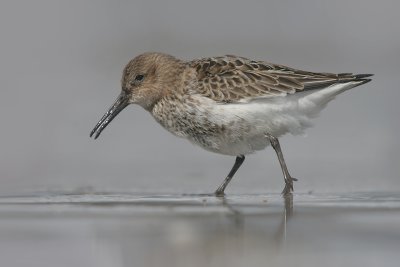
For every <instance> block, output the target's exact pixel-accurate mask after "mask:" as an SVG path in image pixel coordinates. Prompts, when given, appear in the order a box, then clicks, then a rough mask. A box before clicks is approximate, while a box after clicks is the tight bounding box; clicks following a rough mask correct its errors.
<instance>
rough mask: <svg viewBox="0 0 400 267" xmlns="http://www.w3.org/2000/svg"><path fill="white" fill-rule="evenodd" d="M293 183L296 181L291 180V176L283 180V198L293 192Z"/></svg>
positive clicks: (294, 179)
mask: <svg viewBox="0 0 400 267" xmlns="http://www.w3.org/2000/svg"><path fill="white" fill-rule="evenodd" d="M293 181H297V179H296V178H293V177H291V176H289V177H287V178H286V179H285V188H283V191H282V195H284V196H285V195H288V194H291V193H292V192H293V191H294V189H293Z"/></svg>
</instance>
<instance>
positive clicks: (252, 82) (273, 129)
mask: <svg viewBox="0 0 400 267" xmlns="http://www.w3.org/2000/svg"><path fill="white" fill-rule="evenodd" d="M368 76H371V75H369V74H361V75H353V74H351V73H342V74H332V73H316V72H308V71H302V70H296V69H293V68H289V67H286V66H282V65H276V64H271V63H267V62H263V61H253V60H249V59H246V58H243V57H236V56H230V55H228V56H223V57H211V58H203V59H197V60H193V61H182V60H179V59H177V58H175V57H172V56H170V55H166V54H162V53H145V54H142V55H140V56H138V57H136V58H134V59H133V60H131V61H130V62H129V63H128V65H127V66H126V67H125V69H124V72H123V77H122V92H121V95H120V96H119V98H118V99H117V101H116V103H115V104H114V105H113V107H111V108H110V110H109V111H108V112H107V113H106V114H105V116H104V117H103V118H102V120H100V122H99V123H98V124H97V125H96V127H95V128H94V130H93V131H92V133H91V135H93V134H96V135H95V137H96V138H97V137H98V136H99V134H100V133H101V131H102V130H103V129H104V128H105V127H106V126H107V124H108V123H109V122H110V121H111V120H112V119H113V118H114V117H115V116H116V115H117V114H118V113H119V112H120V111H121V110H122V109H123V108H124V107H125V106H126V105H128V104H132V103H134V104H139V105H141V106H142V107H143V108H145V109H146V110H148V111H149V112H151V114H152V115H153V117H154V118H155V119H156V121H157V122H159V123H160V124H161V125H162V126H163V127H164V128H165V129H167V130H168V131H170V132H171V133H173V134H175V135H176V136H179V137H183V138H186V139H188V140H190V141H191V142H193V143H195V144H197V145H199V146H201V147H203V148H204V149H206V150H209V151H212V152H216V153H221V154H225V155H233V156H238V159H239V158H240V159H241V160H240V162H239V163H237V164H235V166H236V165H238V166H240V164H241V163H242V162H243V160H244V155H246V154H249V153H253V152H254V151H257V150H261V149H263V148H265V147H266V146H267V145H269V144H272V145H273V147H274V148H275V150H277V153H278V150H279V151H280V146H279V142H278V141H277V138H278V137H280V136H282V135H283V134H286V133H292V134H297V133H301V132H302V131H303V130H304V129H305V128H306V127H309V126H310V125H311V119H312V118H313V117H315V116H316V115H317V114H318V113H319V111H320V110H322V108H324V107H325V106H326V104H327V103H328V102H329V101H330V100H332V99H333V98H334V97H335V96H336V95H337V94H339V93H341V92H343V91H346V90H348V89H350V88H353V87H355V86H358V85H361V84H364V83H366V82H368V81H370V80H369V79H366V77H368ZM275 139H276V142H275ZM274 144H275V145H274ZM278 156H279V155H278ZM241 157H242V158H241ZM282 161H283V157H282V159H280V162H281V165H282ZM283 163H284V162H283ZM238 166H237V168H238ZM283 167H285V168H286V165H285V166H282V170H283V171H284V176H285V182H286V185H287V186H288V187H289V189H287V188H286V187H285V189H287V190H286V191H290V190H291V189H290V187H291V188H292V187H293V186H292V184H291V181H292V178H291V177H290V175H289V174H288V172H287V170H286V174H285V170H284V169H283ZM237 168H236V169H237ZM233 169H234V168H233ZM236 169H235V170H234V171H233V174H234V172H235V171H236ZM231 172H232V171H231ZM233 174H232V175H231V176H233ZM228 177H229V175H228ZM230 178H232V177H230ZM229 180H230V179H229ZM229 180H228V181H227V182H229ZM289 180H290V181H289ZM288 181H289V182H290V184H289V185H288V183H289V182H288ZM226 184H227V183H226ZM226 184H225V185H224V186H223V188H220V192H219V193H221V192H222V193H223V190H224V189H225V186H226Z"/></svg>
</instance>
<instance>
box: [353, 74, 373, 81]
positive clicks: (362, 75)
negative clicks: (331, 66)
mask: <svg viewBox="0 0 400 267" xmlns="http://www.w3.org/2000/svg"><path fill="white" fill-rule="evenodd" d="M371 76H374V74H356V75H354V77H355V78H356V79H363V78H367V77H371ZM366 80H368V79H366ZM369 80H371V79H369Z"/></svg>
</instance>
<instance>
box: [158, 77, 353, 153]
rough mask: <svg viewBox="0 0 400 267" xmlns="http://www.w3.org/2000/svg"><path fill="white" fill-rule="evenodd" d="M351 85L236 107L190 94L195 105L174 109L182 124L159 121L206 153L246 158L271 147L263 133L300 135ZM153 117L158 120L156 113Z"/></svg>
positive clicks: (339, 85) (262, 100)
mask: <svg viewBox="0 0 400 267" xmlns="http://www.w3.org/2000/svg"><path fill="white" fill-rule="evenodd" d="M353 86H354V85H353V84H336V85H332V86H330V87H327V88H326V89H322V90H315V91H308V92H302V93H296V94H293V95H287V96H284V97H274V98H265V99H255V100H251V101H248V102H243V103H235V104H232V103H229V104H222V103H221V104H220V103H216V102H215V101H213V100H211V99H209V98H206V97H203V96H200V95H193V96H192V98H193V99H194V100H195V102H196V103H197V105H183V107H184V108H182V109H180V110H176V112H177V113H179V114H185V119H186V121H185V122H184V123H182V122H183V121H181V122H180V123H173V122H172V120H171V119H169V120H168V123H165V120H164V122H163V120H161V119H158V121H159V122H160V123H161V124H162V125H163V126H164V127H165V128H166V129H167V130H169V131H170V132H172V133H174V134H175V135H177V136H180V137H184V138H187V139H189V140H190V141H191V142H193V143H195V144H197V145H199V146H201V147H203V148H204V149H206V150H209V151H212V152H216V153H220V154H225V155H232V156H237V155H246V154H250V153H253V152H255V151H257V150H262V149H264V148H265V147H266V146H268V145H269V144H270V143H269V140H268V139H267V138H266V137H265V134H266V133H269V134H271V135H273V136H275V137H280V136H282V135H284V134H286V133H291V134H301V133H303V130H304V129H305V128H307V127H310V126H311V125H312V123H311V119H312V118H314V117H315V116H317V115H318V113H319V112H320V111H321V110H322V109H323V108H324V107H325V106H326V104H327V103H328V102H329V101H331V100H332V99H333V98H334V97H335V96H336V95H337V94H339V93H341V92H343V91H345V90H347V89H350V88H352V87H353ZM188 114H192V115H190V116H189V115H188ZM153 115H154V116H155V117H156V119H157V116H156V114H153ZM177 116H178V117H179V116H180V115H176V114H174V116H171V117H170V118H172V117H175V118H176V117H177ZM188 116H189V117H188ZM182 124H185V125H186V124H192V125H196V126H197V127H198V128H199V129H201V131H200V132H199V131H197V132H196V131H192V130H191V129H192V128H193V127H192V128H190V127H188V128H187V129H189V128H190V129H189V130H187V129H183V128H177V127H176V126H175V125H182ZM210 125H212V128H211V127H210V129H212V130H210V131H207V126H210ZM199 126H200V127H199ZM197 130H198V129H197ZM199 133H200V134H199Z"/></svg>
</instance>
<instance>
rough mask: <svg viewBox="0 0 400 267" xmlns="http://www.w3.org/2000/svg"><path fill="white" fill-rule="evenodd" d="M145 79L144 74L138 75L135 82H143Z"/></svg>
mask: <svg viewBox="0 0 400 267" xmlns="http://www.w3.org/2000/svg"><path fill="white" fill-rule="evenodd" d="M143 79H144V75H142V74H139V75H136V77H135V81H137V82H141V81H143Z"/></svg>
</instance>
